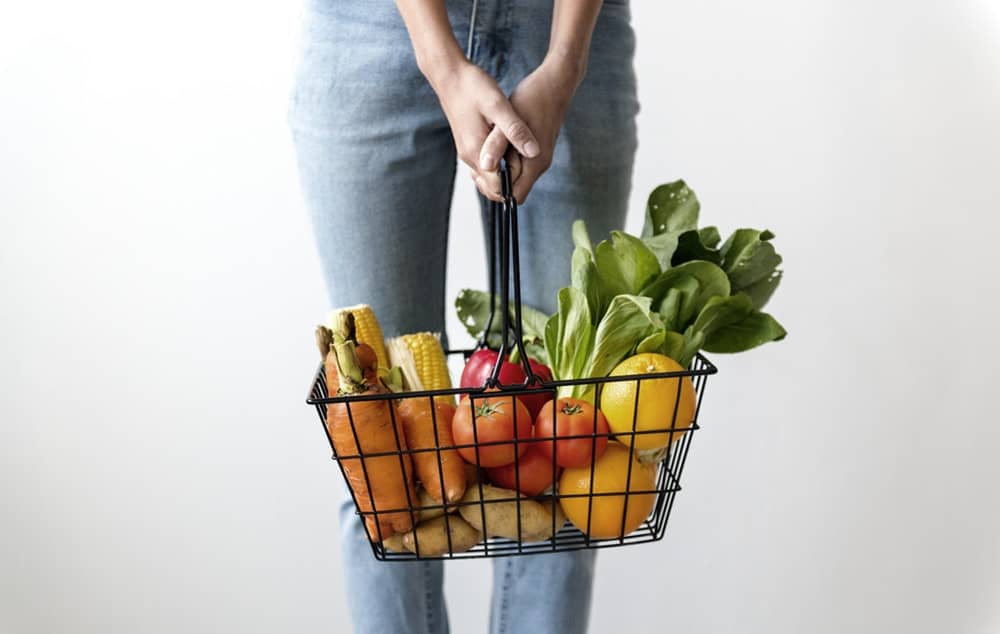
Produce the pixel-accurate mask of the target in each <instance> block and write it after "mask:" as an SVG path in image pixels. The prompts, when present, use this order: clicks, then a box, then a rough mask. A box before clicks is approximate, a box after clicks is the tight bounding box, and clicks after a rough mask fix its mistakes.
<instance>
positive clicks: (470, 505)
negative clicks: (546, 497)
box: [458, 484, 566, 542]
mask: <svg viewBox="0 0 1000 634" xmlns="http://www.w3.org/2000/svg"><path fill="white" fill-rule="evenodd" d="M479 488H480V487H479V486H470V487H469V490H468V491H466V492H465V497H463V498H462V505H461V506H460V507H459V508H458V512H459V513H460V514H461V515H462V517H463V518H464V519H465V521H466V522H468V523H469V524H471V525H472V526H473V527H474V528H476V529H477V530H479V531H481V532H482V533H484V534H485V535H486V536H487V537H507V538H510V539H519V540H520V541H522V542H539V541H542V540H545V539H548V538H550V537H552V535H553V534H554V532H553V531H554V530H555V531H558V530H559V529H560V528H562V525H563V524H565V523H566V516H565V514H564V513H563V511H562V510H561V509H560V506H559V504H556V503H554V502H553V501H536V500H529V499H526V498H523V497H521V499H520V501H518V500H517V499H516V498H518V497H520V496H519V495H518V494H517V492H516V491H511V490H509V489H501V488H498V487H493V486H489V485H487V484H484V485H482V496H481V497H480V494H479ZM519 507H520V518H521V521H520V525H518V508H519ZM553 509H554V512H555V520H554V521H553ZM484 519H485V524H484ZM484 526H485V529H484Z"/></svg>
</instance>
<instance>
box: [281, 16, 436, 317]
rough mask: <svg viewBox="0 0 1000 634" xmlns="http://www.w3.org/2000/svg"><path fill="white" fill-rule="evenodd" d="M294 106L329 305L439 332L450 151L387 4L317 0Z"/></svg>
mask: <svg viewBox="0 0 1000 634" xmlns="http://www.w3.org/2000/svg"><path fill="white" fill-rule="evenodd" d="M303 40H304V41H303V54H302V59H301V63H300V65H299V72H298V75H297V78H296V85H295V89H294V93H293V97H292V103H291V109H290V122H291V127H292V131H293V137H294V141H295V149H296V152H297V155H298V164H299V171H300V175H301V181H302V189H303V194H304V198H305V202H306V205H307V207H308V209H309V211H310V213H311V216H312V222H313V228H314V232H315V236H316V241H317V244H318V247H319V255H320V260H321V263H322V266H323V273H324V276H325V278H326V283H327V290H328V293H329V298H330V303H331V307H336V306H346V305H350V304H355V303H362V302H363V303H367V304H370V305H371V306H372V308H373V309H374V310H375V314H376V315H377V316H378V318H379V321H380V322H381V324H382V326H383V329H384V330H385V332H386V335H387V336H389V335H394V334H403V333H406V332H416V331H420V330H431V331H441V330H442V329H443V326H444V310H445V258H446V254H447V236H448V210H449V207H450V204H451V192H452V184H453V181H454V172H455V152H454V145H453V143H452V140H451V135H450V132H449V130H448V124H447V121H446V119H445V117H444V114H443V113H442V112H441V109H440V106H439V104H438V101H437V99H436V97H435V96H434V94H433V92H432V90H431V88H430V86H429V85H428V84H427V82H426V80H425V79H424V78H423V76H422V75H421V74H420V72H419V71H418V69H417V66H416V62H415V60H414V58H413V53H412V50H411V49H410V45H409V40H408V37H407V35H406V31H405V28H404V25H403V22H402V19H401V18H400V16H399V14H398V12H397V11H396V8H395V6H394V5H393V4H392V3H384V2H337V1H333V0H313V2H312V5H311V7H310V8H309V9H308V10H307V12H306V25H305V33H304V38H303Z"/></svg>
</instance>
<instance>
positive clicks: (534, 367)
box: [518, 358, 553, 419]
mask: <svg viewBox="0 0 1000 634" xmlns="http://www.w3.org/2000/svg"><path fill="white" fill-rule="evenodd" d="M528 363H529V364H530V365H531V371H532V372H534V373H535V376H536V377H538V380H539V381H541V382H543V383H546V382H549V381H551V380H552V370H550V369H549V366H547V365H545V364H543V363H539V362H538V361H535V360H534V359H532V358H529V359H528ZM531 387H538V384H537V383H534V384H532V385H531ZM552 396H553V395H552V393H550V392H540V393H538V394H528V395H527V396H519V397H518V398H519V399H520V400H521V402H522V403H524V406H525V407H527V408H528V413H529V414H531V418H532V419H534V418H535V417H536V416H538V412H539V411H541V409H542V405H545V404H546V403H547V402H549V401H551V400H552Z"/></svg>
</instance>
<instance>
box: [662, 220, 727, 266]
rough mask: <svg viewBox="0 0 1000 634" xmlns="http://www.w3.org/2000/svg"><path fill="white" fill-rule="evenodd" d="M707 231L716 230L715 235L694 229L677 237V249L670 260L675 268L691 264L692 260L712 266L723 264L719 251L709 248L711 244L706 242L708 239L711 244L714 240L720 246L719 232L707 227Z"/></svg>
mask: <svg viewBox="0 0 1000 634" xmlns="http://www.w3.org/2000/svg"><path fill="white" fill-rule="evenodd" d="M705 229H709V230H714V233H713V232H712V231H707V232H704V230H697V231H696V230H694V229H692V230H690V231H685V232H684V233H682V234H680V235H679V236H677V248H676V249H675V250H674V254H673V257H671V259H670V261H671V263H672V264H673V265H674V266H677V265H678V264H683V263H684V262H691V261H692V260H704V261H706V262H711V263H712V264H722V255H721V254H720V253H719V251H718V249H715V248H713V247H712V246H709V243H708V242H706V241H705V238H706V237H707V238H708V239H709V242H711V241H712V240H714V241H715V243H716V244H718V240H719V231H718V229H716V228H715V227H706V228H705ZM703 232H704V233H703Z"/></svg>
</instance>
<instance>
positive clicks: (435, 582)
mask: <svg viewBox="0 0 1000 634" xmlns="http://www.w3.org/2000/svg"><path fill="white" fill-rule="evenodd" d="M340 531H341V556H342V557H343V566H344V576H345V584H344V586H345V587H346V589H347V604H348V605H349V606H350V607H351V622H352V623H353V626H354V631H355V632H358V633H359V634H368V633H369V632H370V633H372V634H381V633H382V632H386V633H389V632H391V633H392V634H397V633H399V634H403V633H413V634H417V633H419V634H425V633H426V634H447V633H448V610H447V607H446V606H445V601H444V592H443V587H444V566H443V565H442V563H441V562H440V561H413V562H409V561H408V562H392V563H387V562H380V561H376V559H375V558H374V557H373V556H372V552H371V545H370V544H369V543H368V535H367V534H366V533H365V528H364V525H363V524H362V522H361V517H360V516H359V515H358V514H357V513H355V510H354V502H352V501H351V498H350V496H348V497H347V500H346V501H345V502H344V503H343V504H342V505H341V508H340Z"/></svg>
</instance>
